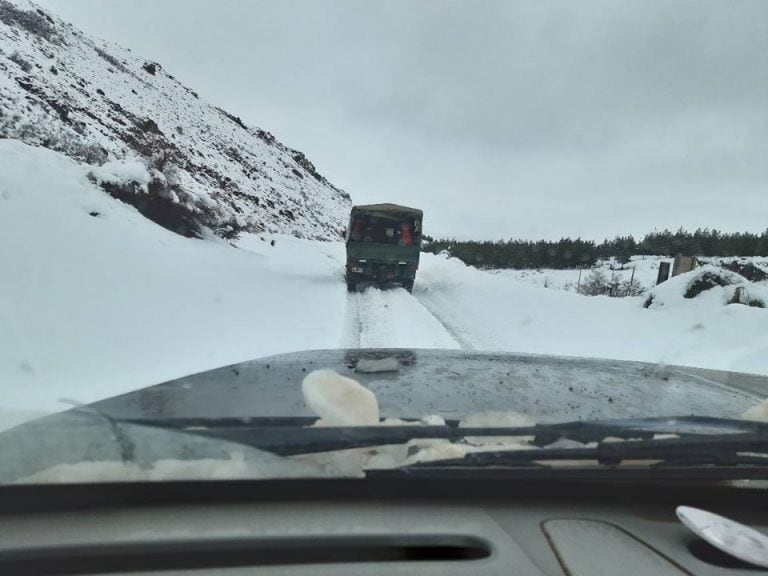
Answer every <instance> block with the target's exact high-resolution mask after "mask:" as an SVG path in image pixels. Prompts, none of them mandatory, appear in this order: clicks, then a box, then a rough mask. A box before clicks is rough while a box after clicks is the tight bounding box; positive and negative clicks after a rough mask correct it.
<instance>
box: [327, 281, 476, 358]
mask: <svg viewBox="0 0 768 576" xmlns="http://www.w3.org/2000/svg"><path fill="white" fill-rule="evenodd" d="M342 344H343V345H345V346H348V347H360V348H452V349H456V348H463V347H464V346H463V345H462V342H461V341H460V340H458V339H457V338H455V337H454V336H453V335H452V334H451V332H450V331H449V330H448V329H447V327H446V326H445V324H444V323H443V322H441V321H440V319H438V318H436V317H435V315H434V314H432V313H431V312H430V311H429V310H428V309H427V308H426V307H424V306H423V305H422V304H421V303H420V302H419V301H418V300H417V299H416V298H414V297H413V296H412V295H411V294H409V293H408V292H406V291H405V290H403V289H402V288H396V289H391V290H379V289H377V288H368V289H367V290H365V291H364V292H361V293H356V294H349V297H348V299H347V311H346V320H345V331H344V335H343V336H342Z"/></svg>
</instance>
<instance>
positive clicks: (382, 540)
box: [0, 535, 491, 576]
mask: <svg viewBox="0 0 768 576" xmlns="http://www.w3.org/2000/svg"><path fill="white" fill-rule="evenodd" d="M490 555H491V547H490V545H489V544H488V543H487V542H485V541H483V540H481V539H479V538H476V537H474V536H466V537H465V536H455V535H450V536H440V535H434V536H431V535H418V536H388V535H386V536H355V537H332V538H329V537H323V538H273V539H269V538H266V539H265V538H259V539H249V540H246V539H238V540H215V541H211V540H193V541H190V540H184V541H178V542H135V543H125V544H115V545H108V546H62V547H51V548H35V549H25V550H12V551H8V552H3V553H2V554H0V574H14V575H18V576H25V575H38V574H47V575H65V574H109V573H111V572H121V573H123V572H143V571H159V570H189V569H212V568H232V567H242V566H254V567H258V566H277V565H300V564H305V565H306V564H319V563H326V564H345V563H353V562H376V563H382V562H459V561H461V562H463V561H472V560H480V559H483V558H487V557H489V556H490Z"/></svg>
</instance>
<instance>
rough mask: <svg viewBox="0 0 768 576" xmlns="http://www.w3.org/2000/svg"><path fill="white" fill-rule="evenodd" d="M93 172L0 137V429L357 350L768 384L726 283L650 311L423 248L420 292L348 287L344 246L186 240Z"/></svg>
mask: <svg viewBox="0 0 768 576" xmlns="http://www.w3.org/2000/svg"><path fill="white" fill-rule="evenodd" d="M87 171H88V167H86V166H84V165H80V164H77V163H76V162H74V161H72V160H70V159H68V158H66V157H64V156H62V155H60V154H58V153H55V152H51V151H48V150H44V149H40V148H32V147H29V146H27V145H24V144H22V143H20V142H17V141H12V140H3V141H0V427H3V425H5V426H8V425H10V424H11V423H13V422H14V421H18V420H19V419H20V418H26V417H30V416H33V415H37V414H39V413H41V412H46V411H54V410H60V409H64V408H67V407H68V404H67V403H66V402H83V403H85V402H91V401H95V400H97V399H101V398H105V397H108V396H112V395H115V394H119V393H124V392H127V391H130V390H133V389H137V388H141V387H144V386H148V385H152V384H156V383H159V382H163V381H165V380H169V379H172V378H176V377H180V376H183V375H186V374H191V373H194V372H198V371H201V370H206V369H210V368H214V367H218V366H222V365H226V364H228V363H233V362H237V361H241V360H247V359H252V358H257V357H261V356H265V355H270V354H276V353H283V352H291V351H296V350H306V349H320V348H338V347H347V346H355V347H357V346H360V347H428V348H466V349H473V350H493V351H510V352H531V353H547V354H558V355H570V356H590V357H606V358H615V359H630V360H642V361H649V362H663V363H675V364H683V365H692V366H700V367H708V368H717V369H724V370H736V371H744V372H751V373H760V374H768V310H765V309H760V308H753V307H748V306H744V305H725V303H724V302H725V300H724V298H723V294H722V293H721V291H723V290H726V288H715V289H713V290H711V291H710V293H705V294H703V295H702V296H700V297H698V298H695V299H691V300H688V299H683V298H682V297H681V296H680V297H678V298H675V295H674V294H670V293H669V292H670V291H671V290H672V288H669V289H667V290H666V291H665V292H664V298H663V303H664V305H663V306H652V307H650V308H648V309H646V308H643V301H644V299H643V298H622V299H618V298H608V297H602V296H598V297H588V296H582V295H579V294H576V293H575V292H573V291H568V290H562V289H553V288H545V287H544V286H543V285H541V284H537V283H531V282H530V281H529V279H526V278H522V277H520V273H519V272H503V273H490V272H484V271H479V270H476V269H474V268H470V267H467V266H465V265H464V264H463V263H461V262H460V261H458V260H456V259H451V258H446V257H444V256H434V255H430V254H424V255H423V259H422V263H421V266H420V270H419V272H418V275H417V279H416V287H415V288H414V292H413V294H412V295H411V294H408V293H407V292H406V291H404V290H402V289H395V290H390V291H380V290H376V289H369V290H367V291H366V292H364V293H361V294H348V293H347V291H346V287H345V285H344V278H343V273H344V246H343V245H342V244H341V243H333V242H321V241H312V240H300V239H297V238H294V237H291V236H274V235H272V236H263V237H260V236H255V235H244V236H243V237H241V239H240V240H239V241H238V242H237V243H236V244H237V245H236V246H233V245H230V244H229V243H227V242H225V241H222V240H218V239H208V240H195V239H188V238H182V237H181V236H177V235H175V234H173V233H172V232H169V231H167V230H165V229H163V228H161V227H159V226H157V225H155V224H154V223H152V222H150V221H149V220H147V219H146V218H144V217H143V216H141V215H140V214H139V213H138V212H137V211H136V210H135V209H133V208H132V207H130V206H128V205H126V204H123V203H121V202H119V201H117V200H115V199H112V198H111V197H109V196H108V195H107V194H105V193H104V192H102V191H101V190H100V189H99V188H98V187H96V186H95V185H94V184H92V183H91V182H89V181H88V179H87V178H86V173H87ZM426 213H427V215H428V210H427V211H426ZM272 240H274V246H272V245H271V241H272ZM570 273H573V271H570ZM648 275H649V274H647V273H646V276H648ZM675 285H679V286H680V290H682V289H683V287H684V286H683V280H679V279H676V284H670V286H671V287H674V286H675ZM755 288H756V289H757V288H758V287H755ZM761 289H762V288H761ZM297 393H300V391H298V390H297ZM62 400H64V402H62ZM12 418H13V419H15V420H12Z"/></svg>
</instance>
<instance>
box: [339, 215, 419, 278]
mask: <svg viewBox="0 0 768 576" xmlns="http://www.w3.org/2000/svg"><path fill="white" fill-rule="evenodd" d="M421 219H422V211H421V210H417V209H415V208H408V207H407V206H398V205H397V204H369V205H367V206H354V207H353V208H352V213H351V214H350V216H349V227H348V228H347V241H346V242H347V273H346V280H347V290H349V291H350V292H355V291H357V290H360V289H362V288H365V287H367V286H377V287H380V288H384V287H390V286H402V287H403V288H405V289H406V290H408V292H410V291H411V290H413V281H414V279H415V278H416V269H417V268H418V266H419V252H420V251H421Z"/></svg>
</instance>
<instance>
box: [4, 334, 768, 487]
mask: <svg viewBox="0 0 768 576" xmlns="http://www.w3.org/2000/svg"><path fill="white" fill-rule="evenodd" d="M381 360H385V362H378V361H381ZM371 366H376V367H377V369H376V370H371V369H370V368H371ZM382 366H383V367H386V370H384V369H382V368H381V367H382ZM316 370H329V371H330V370H332V371H334V372H335V373H337V374H338V375H340V376H341V377H342V379H341V380H340V382H341V383H345V386H347V387H349V386H352V385H353V384H354V385H355V386H357V384H356V383H359V385H360V386H362V387H364V388H365V389H367V390H369V391H370V392H371V393H372V394H373V395H375V402H376V403H377V404H378V413H377V418H381V424H382V425H387V424H390V423H397V422H400V419H415V420H420V422H421V423H438V422H442V419H446V420H454V421H458V422H464V423H465V424H470V425H471V422H483V421H487V420H488V419H489V418H490V419H491V421H493V422H496V421H497V420H498V419H499V418H501V420H499V422H502V423H506V424H510V423H516V424H526V423H534V422H535V423H541V424H544V423H556V422H564V421H573V420H593V419H613V418H641V417H661V416H664V417H668V416H684V415H697V416H716V417H724V418H738V417H740V415H742V414H743V413H744V412H745V411H746V410H748V409H750V408H752V407H753V406H755V405H756V404H758V403H759V402H761V401H762V400H764V399H765V396H766V390H768V378H765V377H761V376H752V375H746V374H736V373H728V372H716V371H711V370H703V369H696V368H683V367H675V366H660V365H653V364H645V363H639V362H624V361H606V360H596V359H584V358H564V357H552V356H534V355H517V354H496V353H494V354H485V353H476V352H466V351H445V350H410V349H408V350H406V349H393V350H379V349H377V350H329V351H314V352H301V353H295V354H285V355H280V356H272V357H269V358H263V359H259V360H254V361H250V362H243V363H240V364H234V365H231V366H226V367H223V368H219V369H216V370H211V371H208V372H203V373H200V374H195V375H192V376H188V377H185V378H180V379H177V380H173V381H170V382H166V383H163V384H159V385H156V386H151V387H148V388H144V389H141V390H137V391H135V392H131V393H128V394H124V395H121V396H116V397H113V398H110V399H107V400H103V401H100V402H96V403H93V404H90V405H88V406H86V407H84V408H82V407H81V408H77V409H73V410H70V411H67V412H63V413H60V414H56V415H53V416H48V417H45V418H40V419H38V420H35V421H32V422H28V423H25V424H22V425H20V426H17V427H15V428H13V429H11V430H7V431H5V432H3V433H0V452H2V453H3V454H4V459H3V462H2V463H0V483H6V482H16V481H19V480H20V479H31V481H62V479H66V478H70V479H71V478H80V477H89V478H92V480H93V481H98V480H99V478H101V477H103V479H111V480H114V479H115V478H116V477H121V478H124V479H125V480H154V479H161V480H162V479H169V478H178V477H180V476H181V477H188V478H195V479H198V478H205V479H216V478H222V477H224V478H232V477H247V478H267V477H281V478H284V477H297V476H310V477H321V476H325V475H328V474H329V470H328V469H327V466H325V464H327V463H325V462H323V460H322V458H319V457H310V458H297V459H287V458H281V457H279V456H276V455H274V454H271V453H269V452H264V451H261V450H256V449H253V448H250V447H244V446H240V445H238V444H233V443H230V442H226V441H222V440H218V439H210V438H204V437H197V436H195V435H191V434H183V433H179V432H173V431H167V430H160V429H153V428H147V427H145V426H134V425H130V424H123V423H121V424H120V426H119V428H120V429H119V430H117V429H116V428H115V426H114V423H115V421H119V420H136V419H138V420H142V419H151V420H154V421H162V420H163V419H166V418H167V419H185V418H190V419H195V418H204V419H210V420H215V419H218V418H229V419H231V418H243V419H248V418H295V417H299V418H301V417H306V418H307V421H306V422H307V424H308V425H311V424H312V423H313V422H315V421H316V419H317V418H318V416H320V415H325V416H326V417H327V416H328V414H331V415H333V416H334V417H336V418H339V417H342V418H346V417H348V416H347V415H345V414H344V413H343V409H342V411H341V412H339V409H340V405H335V406H331V407H330V408H329V406H328V405H329V404H333V403H334V402H337V400H335V399H334V395H338V393H339V390H338V389H335V388H333V387H331V388H330V389H329V388H327V387H326V388H324V387H323V386H324V385H323V386H320V387H317V386H315V387H314V388H313V387H311V386H310V387H309V388H308V387H307V386H306V385H305V386H304V388H302V382H304V381H305V379H306V377H307V376H308V375H309V374H311V373H313V372H314V371H316ZM323 373H324V372H321V373H320V374H323ZM328 373H329V372H327V373H325V374H328ZM350 380H354V382H351V381H350ZM309 381H310V382H311V381H312V378H310V379H309ZM362 400H365V401H366V402H370V400H371V399H366V398H365V396H361V401H362ZM310 404H314V407H312V406H310ZM318 407H320V412H321V413H322V414H320V413H318ZM331 408H332V409H333V410H332V411H331V412H329V413H328V414H325V412H323V411H326V412H327V411H328V410H330V409H331ZM342 408H343V407H342ZM369 408H370V407H369ZM374 408H375V407H374ZM374 411H375V410H374ZM513 416H514V418H513V420H509V418H512V417H513ZM368 419H369V418H368V417H367V416H366V419H365V422H367V420H368ZM365 422H362V423H365ZM126 427H128V428H129V430H126ZM408 447H409V446H408V445H404V446H400V447H398V448H396V449H395V450H394V451H390V452H391V453H389V452H383V453H381V454H380V458H379V459H380V460H383V461H382V462H379V463H378V464H379V465H383V466H395V465H398V464H401V463H403V462H405V461H408V458H409V456H410V454H409V452H408ZM420 447H421V448H422V451H421V455H419V456H418V457H417V458H418V459H422V458H428V459H431V458H430V457H429V454H428V452H429V450H431V451H433V452H435V454H436V456H435V457H444V456H445V454H446V450H447V451H449V452H451V453H453V452H455V451H456V450H455V445H450V444H448V443H446V442H439V441H438V442H435V441H426V442H425V441H420ZM465 448H466V447H465ZM423 449H427V450H423ZM477 449H481V447H478V448H477ZM401 452H402V454H401ZM462 453H463V452H462ZM455 455H456V456H460V454H458V453H457V454H455ZM364 460H365V461H366V462H368V461H369V460H370V458H368V457H366V458H365V459H364ZM411 460H414V458H411ZM361 461H362V460H361ZM94 462H97V463H98V462H107V463H109V462H111V463H113V464H110V465H108V466H107V467H106V468H103V467H98V466H97V467H96V468H94V467H93V466H92V464H93V463H94ZM115 462H123V463H125V462H128V463H129V464H127V465H121V466H117V467H115V466H116V465H115V464H114V463H115ZM337 463H338V461H337ZM350 463H352V465H351V466H348V465H349V464H350ZM344 464H345V466H344V467H342V468H343V470H342V472H344V473H346V472H348V471H349V470H359V469H360V468H359V463H356V461H355V460H350V459H349V458H347V459H346V460H345V461H344ZM83 465H85V466H86V468H83ZM137 466H138V467H137ZM94 470H96V471H97V472H99V474H98V475H97V476H98V477H96V478H94V477H92V475H93V472H94ZM102 472H103V474H102ZM336 472H338V466H337V470H336ZM89 474H90V476H89ZM217 474H218V476H217ZM331 474H332V475H335V473H334V472H333V471H331ZM83 475H85V476H83Z"/></svg>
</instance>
